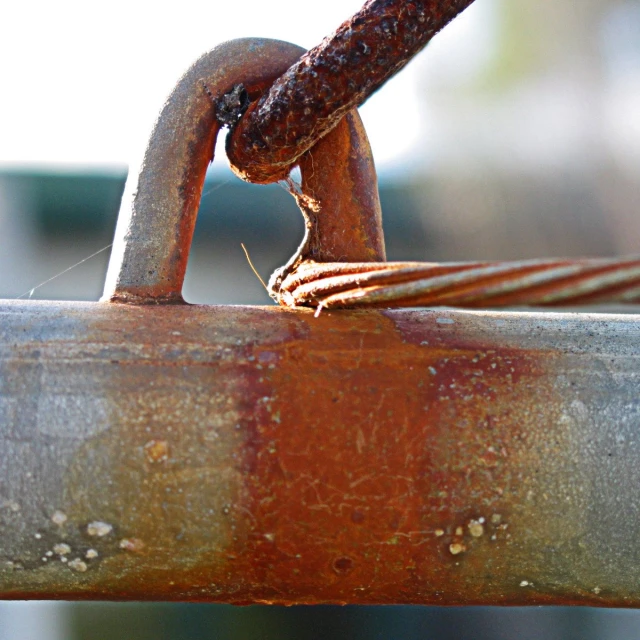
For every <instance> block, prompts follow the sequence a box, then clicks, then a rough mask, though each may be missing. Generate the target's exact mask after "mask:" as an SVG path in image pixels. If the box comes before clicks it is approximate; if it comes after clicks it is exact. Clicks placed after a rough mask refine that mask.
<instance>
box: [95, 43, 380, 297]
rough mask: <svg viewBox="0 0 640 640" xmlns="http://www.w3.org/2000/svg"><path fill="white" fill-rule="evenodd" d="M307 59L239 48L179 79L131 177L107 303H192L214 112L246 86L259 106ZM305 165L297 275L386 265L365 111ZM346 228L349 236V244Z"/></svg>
mask: <svg viewBox="0 0 640 640" xmlns="http://www.w3.org/2000/svg"><path fill="white" fill-rule="evenodd" d="M303 53H304V49H301V48H300V47H298V46H296V45H293V44H289V43H286V42H280V41H277V40H266V39H257V38H246V39H240V40H233V41H230V42H226V43H224V44H222V45H220V46H218V47H216V48H215V49H213V50H212V51H210V52H209V53H207V54H205V55H203V56H202V57H201V58H200V59H199V60H198V61H196V62H195V63H194V65H193V66H192V67H191V68H190V69H189V70H188V71H187V72H186V73H185V75H184V76H183V77H182V78H181V79H180V81H179V82H178V84H177V86H176V88H175V89H174V90H173V92H172V93H171V95H170V96H169V98H168V100H167V102H166V104H165V105H164V108H163V109H162V112H161V114H160V116H159V118H158V120H157V122H156V124H155V126H154V128H153V131H152V133H151V137H150V140H149V143H148V145H147V147H146V149H145V152H144V154H143V157H142V160H141V162H140V164H139V168H138V169H134V170H132V171H131V172H130V174H129V179H128V181H127V187H126V189H125V195H124V196H123V200H122V206H121V208H120V214H119V217H118V224H117V228H116V235H115V240H114V245H113V250H112V254H111V260H110V263H109V269H108V272H107V278H106V283H105V289H104V294H103V297H102V300H103V301H111V302H130V303H137V304H149V303H165V304H166V303H183V302H184V300H183V298H182V293H181V292H182V285H183V281H184V275H185V272H186V266H187V259H188V255H189V249H190V247H191V239H192V236H193V230H194V227H195V221H196V215H197V211H198V206H199V204H200V196H201V193H202V187H203V184H204V179H205V173H206V170H207V167H208V165H209V163H210V162H211V160H212V159H213V153H214V147H215V141H216V138H217V135H218V132H219V131H220V128H221V126H222V124H221V122H220V120H219V118H218V117H217V112H218V111H219V110H218V109H217V108H216V107H217V106H219V101H220V100H221V99H222V98H223V97H224V96H225V95H228V94H230V93H232V92H233V91H234V88H236V87H237V85H238V84H239V83H242V85H243V88H244V90H245V91H246V92H247V94H248V97H249V99H252V100H255V99H257V98H258V97H259V96H260V95H261V94H262V93H263V92H264V91H265V90H266V89H267V88H268V87H269V86H270V85H271V84H272V82H273V81H274V80H275V79H276V78H278V77H279V76H280V75H281V74H282V73H284V71H286V70H287V69H288V68H289V67H290V66H291V65H292V64H293V63H294V62H295V61H296V60H297V59H298V58H299V57H300V55H301V54H303ZM235 90H236V92H237V89H235ZM300 166H301V172H302V185H301V189H300V191H299V192H298V193H296V194H295V196H296V199H297V200H298V203H299V204H300V205H301V208H302V210H303V214H304V215H305V217H306V223H307V224H306V228H307V234H306V238H305V242H304V243H303V245H302V246H301V247H300V250H299V252H298V254H297V255H296V256H295V259H294V260H292V261H290V263H289V267H293V266H294V265H295V264H297V263H298V262H300V261H301V260H304V259H308V258H312V259H315V260H322V261H331V260H352V261H365V262H366V261H379V260H384V259H385V256H384V241H383V236H382V222H381V212H380V204H379V199H378V193H377V182H376V177H375V168H374V165H373V160H372V158H371V152H370V148H369V143H368V141H367V138H366V135H365V133H364V129H363V127H362V123H361V122H360V119H359V116H358V115H357V113H356V112H355V111H354V112H351V113H350V114H349V115H348V116H347V117H346V118H345V119H344V121H343V123H342V124H341V125H340V127H339V128H337V129H336V130H334V132H332V133H331V134H330V136H327V138H325V140H324V141H323V142H322V144H320V145H319V146H318V148H317V149H315V150H312V151H309V152H307V154H306V155H305V156H304V158H302V159H301V160H300ZM338 185H339V187H338ZM338 221H339V225H338ZM342 228H348V229H350V233H349V234H347V236H348V237H345V235H344V234H343V233H342V232H341V229H342ZM286 272H287V269H285V270H284V272H283V273H286Z"/></svg>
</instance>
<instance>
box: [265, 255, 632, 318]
mask: <svg viewBox="0 0 640 640" xmlns="http://www.w3.org/2000/svg"><path fill="white" fill-rule="evenodd" d="M274 295H275V297H276V299H277V300H278V302H279V303H280V304H282V305H284V306H289V307H300V306H310V307H321V308H327V309H330V308H345V307H349V308H353V307H369V308H373V307H409V306H410V307H414V306H459V307H482V308H499V307H513V306H559V305H562V306H569V305H571V306H572V305H583V304H604V303H618V304H620V303H623V304H626V303H638V302H640V256H639V255H633V256H625V257H621V258H583V259H537V260H520V261H512V262H457V263H444V264H439V263H429V262H423V263H421V262H388V263H384V262H383V263H314V262H305V263H302V264H301V265H300V266H299V267H298V268H297V269H296V270H295V271H294V272H292V273H291V274H289V275H288V276H287V277H286V278H285V279H284V280H283V282H282V285H281V287H280V290H279V291H277V292H275V294H274Z"/></svg>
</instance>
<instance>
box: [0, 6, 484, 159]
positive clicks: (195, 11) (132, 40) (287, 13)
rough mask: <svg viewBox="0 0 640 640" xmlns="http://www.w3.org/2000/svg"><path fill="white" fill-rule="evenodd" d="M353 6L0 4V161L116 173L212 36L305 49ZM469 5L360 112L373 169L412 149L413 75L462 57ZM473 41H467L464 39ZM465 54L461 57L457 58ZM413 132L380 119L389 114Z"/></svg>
mask: <svg viewBox="0 0 640 640" xmlns="http://www.w3.org/2000/svg"><path fill="white" fill-rule="evenodd" d="M363 1H364V0H323V1H322V2H321V3H307V2H304V1H301V0H270V1H269V2H264V1H256V0H245V1H244V2H242V3H240V2H237V1H235V2H221V1H220V0H210V2H208V3H203V2H196V1H195V0H181V1H180V2H179V3H169V2H167V3H155V2H154V3H152V2H145V1H136V0H110V1H109V2H103V3H99V4H98V3H91V2H87V1H86V0H57V1H55V0H54V1H53V2H52V1H48V0H47V1H45V0H35V1H34V2H20V1H18V0H12V1H8V2H6V3H5V4H4V6H3V10H2V21H1V24H0V60H2V61H3V62H2V64H1V66H0V82H1V85H0V86H2V92H3V97H2V107H1V109H0V113H1V115H2V117H1V118H0V164H2V165H4V166H7V165H16V164H37V165H43V164H51V163H55V164H57V163H64V164H75V165H78V164H80V165H102V166H105V165H106V166H109V165H120V166H122V165H125V164H126V163H127V161H128V158H129V157H130V155H131V148H132V141H137V140H138V139H139V138H140V132H143V133H144V135H146V133H147V132H148V131H149V128H150V125H151V123H152V122H153V120H154V117H155V114H156V113H157V111H158V109H159V108H160V107H161V105H162V103H163V102H164V99H165V97H166V96H167V94H168V93H169V91H170V90H171V88H172V86H173V85H174V83H175V82H176V80H177V79H178V77H179V76H180V75H181V73H182V72H183V71H184V69H185V68H186V67H188V66H189V65H190V64H191V62H193V61H194V60H195V59H196V58H197V57H199V56H200V54H201V53H203V52H204V51H206V50H208V49H211V48H212V47H213V46H215V45H216V44H218V43H219V42H222V41H224V40H229V39H232V38H238V37H245V36H260V37H267V38H277V39H281V40H288V41H291V42H295V43H296V44H299V45H302V46H304V47H307V48H310V47H312V46H314V45H316V44H317V43H319V42H320V41H321V39H322V38H323V37H324V36H325V35H327V34H329V33H331V32H332V31H333V30H334V29H335V28H336V27H337V26H338V25H339V24H340V23H341V22H342V21H343V20H344V19H345V18H347V17H348V16H349V15H350V14H352V13H353V12H355V11H356V10H357V9H358V8H360V6H362V4H363ZM483 2H484V3H485V4H486V3H488V2H490V0H480V1H479V2H477V3H476V4H475V5H472V7H471V8H470V9H469V10H467V12H465V14H463V16H461V17H460V18H458V20H457V21H456V22H455V23H454V24H453V25H452V26H451V27H450V28H449V29H447V30H446V31H445V32H444V33H443V34H442V35H440V36H438V37H437V38H436V40H435V41H434V44H433V46H432V47H430V48H429V51H426V52H423V54H421V56H420V58H421V59H419V60H415V61H414V62H413V63H412V64H410V65H409V66H408V67H407V68H406V69H405V70H404V71H403V72H402V73H401V74H399V75H398V76H397V77H396V78H394V79H393V80H392V81H391V82H390V83H389V84H387V85H386V86H385V87H384V88H383V89H382V90H381V91H379V92H378V94H376V95H375V96H374V97H373V98H371V99H370V101H369V102H368V103H367V104H366V105H365V106H364V107H363V109H362V116H363V119H364V121H365V126H366V127H367V132H368V134H369V137H370V139H371V142H372V146H373V151H374V157H375V159H376V163H377V165H378V167H379V168H380V169H381V170H383V171H384V170H387V171H392V170H394V169H402V167H404V166H406V164H407V161H408V159H409V158H410V155H411V152H412V151H415V150H416V148H417V147H418V146H419V145H420V141H421V138H422V132H423V131H424V122H423V121H424V114H423V113H421V110H420V108H419V105H418V91H417V83H416V79H417V75H418V73H422V74H423V75H424V72H425V67H426V66H427V65H429V66H430V65H436V66H437V63H438V60H439V59H440V60H441V61H442V62H443V63H446V61H447V60H449V62H451V60H453V63H454V66H455V64H456V62H455V61H456V60H460V61H463V60H465V59H467V60H468V59H470V58H471V59H473V55H472V56H468V55H466V53H467V52H468V51H469V48H470V47H473V46H474V42H477V36H478V34H479V33H481V29H479V25H480V23H481V22H482V17H483V9H482V7H481V6H480V5H482V4H483ZM474 35H475V36H476V37H474ZM460 54H465V55H460ZM398 96H402V104H403V106H404V110H403V113H402V124H403V125H404V126H406V127H407V130H409V131H412V132H414V133H413V135H412V136H411V138H408V137H406V136H405V137H403V136H399V135H398V133H397V131H396V130H394V127H393V126H392V125H391V124H389V123H387V122H386V121H385V114H386V113H389V111H391V112H393V113H397V105H398Z"/></svg>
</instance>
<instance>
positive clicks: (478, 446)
mask: <svg viewBox="0 0 640 640" xmlns="http://www.w3.org/2000/svg"><path fill="white" fill-rule="evenodd" d="M304 318H305V321H306V322H307V323H308V325H309V329H310V333H309V334H308V336H307V338H306V339H305V341H304V342H302V343H300V342H296V341H291V342H288V343H284V344H282V345H281V346H280V347H279V348H278V349H277V350H276V351H275V353H277V357H276V359H275V364H273V366H272V368H271V369H267V370H266V371H264V384H266V385H267V386H268V389H267V390H265V391H264V393H265V396H264V399H263V402H262V403H261V405H260V406H259V407H258V414H257V415H258V416H259V417H258V419H257V420H256V421H255V431H254V432H253V433H252V434H251V436H250V440H249V441H248V442H247V445H246V446H247V447H248V450H249V451H250V452H251V465H250V472H249V473H247V474H246V476H245V483H246V493H245V497H244V499H243V508H244V509H246V512H247V514H250V521H251V525H250V534H249V536H248V538H247V540H246V542H243V544H241V545H239V546H237V548H236V549H237V550H236V553H235V557H234V559H233V560H232V561H231V564H232V567H233V571H234V573H235V574H236V575H237V576H243V579H242V583H243V586H242V588H241V590H240V592H241V593H242V594H246V598H247V600H250V599H252V598H258V599H260V600H268V601H277V602H293V601H296V602H305V601H308V602H314V601H320V602H326V601H333V602H402V601H404V602H425V601H432V602H438V601H441V600H445V601H452V600H456V599H461V598H464V599H466V600H468V601H472V600H473V599H474V598H477V599H478V600H479V601H480V600H484V601H486V600H487V595H486V588H487V584H490V580H488V578H490V577H491V576H492V575H495V574H496V573H505V572H506V571H508V566H507V565H508V562H500V561H499V560H498V561H497V562H496V561H492V564H491V566H487V565H486V563H485V559H486V554H485V553H483V551H482V549H483V548H484V547H485V546H487V545H500V544H503V545H505V544H507V543H508V540H509V537H510V536H511V532H510V531H509V530H508V526H509V525H508V524H502V525H500V524H497V522H498V519H497V516H496V514H502V515H501V518H504V519H505V521H508V520H509V515H510V514H511V511H512V508H511V507H512V505H511V501H512V499H513V497H512V495H511V492H512V488H513V486H512V485H513V481H514V480H515V477H514V469H515V468H516V467H517V465H518V457H519V454H520V452H521V451H522V450H523V446H522V445H523V444H524V441H525V440H526V433H525V432H526V430H527V428H528V427H529V426H531V425H532V422H533V421H535V420H537V419H539V418H541V417H544V414H545V408H546V407H551V406H555V405H553V403H548V402H545V398H546V399H547V400H548V399H549V398H550V394H551V393H552V392H551V390H550V389H549V386H548V385H547V384H546V383H544V382H543V372H544V371H545V363H544V362H543V354H542V353H539V352H538V353H535V352H534V353H532V352H528V351H526V350H518V349H513V348H501V347H500V346H499V345H495V346H494V345H491V344H489V345H487V342H486V341H485V342H484V346H483V347H482V348H480V347H479V346H477V345H472V344H469V343H468V342H467V343H464V344H462V343H460V344H456V343H455V340H454V341H451V340H449V343H448V344H445V343H442V344H440V345H438V346H436V347H431V346H427V345H429V344H434V343H435V342H437V340H436V338H437V336H438V325H437V324H435V323H433V322H431V323H428V324H423V325H422V326H416V327H414V336H413V337H414V338H415V337H416V336H418V337H419V338H420V340H415V339H412V340H411V341H405V340H404V339H403V336H402V334H401V333H399V332H398V330H397V328H396V326H395V325H394V323H393V322H392V321H390V320H389V319H387V318H386V317H385V316H384V315H383V314H377V313H367V314H362V315H357V314H349V315H347V316H345V315H343V314H341V313H326V312H325V313H323V314H322V315H321V316H320V318H318V319H310V317H309V316H304ZM416 342H417V343H416ZM421 343H425V345H421ZM269 353H270V354H271V353H274V351H273V348H272V347H269ZM269 357H270V358H272V356H271V355H270V356H269ZM547 362H548V361H547ZM534 398H535V402H534ZM541 403H542V405H541ZM533 405H536V406H538V407H539V410H533V411H531V407H532V406H533ZM547 418H548V416H547ZM519 439H524V440H522V441H521V442H519V443H518V441H519ZM514 442H515V443H516V444H514ZM470 527H471V528H470ZM481 531H482V533H480V532H481ZM264 532H269V537H268V538H266V537H265V536H264V535H263V534H264ZM457 536H459V537H457ZM463 551H464V553H462V552H463ZM507 555H508V554H507ZM454 556H457V557H454ZM462 556H464V562H462ZM505 558H506V556H505ZM434 584H437V587H433V586H432V585H434ZM238 595H239V596H240V593H239V594H238Z"/></svg>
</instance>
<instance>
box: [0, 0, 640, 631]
mask: <svg viewBox="0 0 640 640" xmlns="http://www.w3.org/2000/svg"><path fill="white" fill-rule="evenodd" d="M361 4H362V0H323V2H322V5H321V7H319V6H318V5H315V4H310V3H305V2H300V1H299V0H271V2H269V3H264V2H258V1H257V0H247V1H245V2H244V3H243V4H242V5H241V6H240V5H238V3H222V2H216V3H209V4H204V3H201V2H198V1H196V0H181V2H180V4H179V6H173V5H171V4H170V3H164V4H159V3H158V4H155V3H153V4H152V3H150V2H147V1H142V0H126V1H125V0H112V1H111V2H109V3H108V4H94V3H90V4H87V3H86V2H80V0H57V1H56V0H54V1H49V2H45V1H44V0H34V1H33V2H30V3H18V2H10V3H5V4H4V5H3V7H2V9H1V10H0V17H1V19H0V60H2V62H1V63H0V81H1V86H2V92H3V94H2V95H3V99H2V104H1V107H0V112H1V113H2V116H3V117H2V118H1V119H0V297H5V298H15V297H18V296H21V295H23V294H24V297H33V298H44V299H68V300H69V299H71V300H96V299H97V298H98V297H99V295H100V293H101V289H102V284H103V280H104V273H105V270H106V264H107V260H108V255H109V244H110V242H111V239H112V236H113V230H114V225H115V219H116V215H117V210H118V204H119V198H120V194H121V192H122V189H123V186H124V181H125V178H126V173H127V162H128V159H129V158H130V157H132V155H133V153H134V151H135V149H136V148H137V147H138V146H139V145H140V144H142V143H143V142H144V140H145V139H146V137H147V135H148V133H149V130H150V126H151V124H152V122H153V120H154V117H155V114H156V113H157V111H158V110H159V108H160V106H161V105H162V103H163V101H164V99H165V97H166V95H167V94H168V93H169V91H170V90H171V88H172V86H173V84H174V83H175V81H176V80H177V78H178V77H179V76H180V74H181V73H182V71H183V70H184V69H185V68H186V67H187V66H189V64H190V63H191V62H192V61H193V60H195V59H196V58H197V57H198V56H199V55H200V54H201V53H202V52H204V51H205V50H208V49H210V48H212V47H213V46H215V45H216V44H218V43H219V42H222V41H224V40H227V39H231V38H236V37H243V36H262V37H270V38H278V39H283V40H289V41H293V42H296V43H297V44H300V45H302V46H305V47H312V46H314V45H315V44H317V43H318V42H319V41H320V40H321V39H322V38H323V37H324V36H325V35H327V34H328V33H330V32H331V31H332V30H333V29H334V28H335V27H337V26H338V25H339V24H340V23H341V22H342V21H343V20H344V19H346V18H347V17H348V16H349V15H350V14H351V13H353V12H354V11H356V10H357V9H358V8H359V7H360V6H361ZM361 114H362V117H363V120H364V122H365V126H366V128H367V132H368V134H369V137H370V139H371V143H372V147H373V152H374V157H375V159H376V164H377V167H378V172H379V180H380V191H381V198H382V204H383V215H384V225H385V234H386V240H387V248H388V256H389V259H392V260H393V259H412V260H469V259H485V258H486V259H497V258H501V259H510V258H533V257H540V256H561V255H562V256H579V255H587V256H596V255H601V256H606V255H616V254H621V253H637V252H638V249H637V247H638V245H639V241H640V221H639V220H638V217H637V203H638V202H639V201H640V115H639V114H640V0H515V1H514V0H476V1H475V3H474V4H473V5H472V6H471V7H470V8H469V9H468V10H467V11H465V12H464V13H463V14H462V15H461V16H460V17H459V18H458V19H456V20H455V21H454V23H453V24H451V25H450V26H449V27H448V28H447V29H445V31H443V32H442V33H441V34H440V35H438V36H437V37H436V38H435V39H434V40H433V42H432V43H431V44H430V45H429V46H428V47H427V48H426V50H425V51H424V52H423V53H422V54H420V55H419V56H418V57H417V58H416V59H415V60H414V61H413V62H412V63H411V64H410V65H409V66H408V67H407V68H406V69H405V70H403V72H402V73H401V74H400V75H398V76H397V77H396V78H394V79H393V80H392V81H390V82H389V83H388V84H387V85H385V86H384V87H383V88H382V89H381V90H380V91H379V92H378V93H377V94H375V95H374V96H373V97H372V98H371V99H370V100H369V101H368V102H367V103H366V104H365V105H364V106H363V107H362V109H361ZM301 235H302V221H301V217H300V215H299V213H298V212H297V210H296V207H295V204H294V203H293V200H292V199H291V197H290V196H289V195H288V194H287V193H286V192H285V191H284V189H282V188H281V187H279V186H278V185H270V186H266V187H257V186H253V185H247V184H244V183H242V182H240V181H239V180H237V179H236V178H235V177H233V176H232V174H231V173H230V171H229V170H228V168H227V167H226V163H225V160H224V153H223V151H222V148H221V147H219V151H218V153H217V159H216V162H215V163H214V165H213V166H212V168H211V170H210V173H209V176H208V179H207V183H206V185H205V196H204V198H203V201H202V204H201V211H200V215H199V218H198V225H197V229H196V235H195V239H194V246H193V250H192V254H191V258H190V262H189V270H188V274H187V282H186V285H185V297H186V298H187V300H189V301H190V302H203V303H204V302H206V303H221V304H228V303H242V304H246V303H255V304H269V303H270V301H269V299H268V297H267V296H266V293H265V292H264V290H263V289H262V287H261V285H260V284H259V282H258V281H257V279H256V277H255V276H254V275H253V273H252V272H251V270H250V268H249V266H248V264H247V261H246V259H245V257H244V254H243V252H242V249H241V247H240V243H241V242H243V243H244V244H245V245H246V246H247V249H248V250H249V253H250V255H251V259H252V261H253V263H254V265H255V266H256V268H257V269H258V271H259V272H260V273H261V274H262V276H263V277H264V278H265V279H266V277H268V275H269V274H270V272H271V271H272V270H273V269H274V268H275V267H277V266H279V265H281V264H283V263H284V262H285V261H286V260H287V258H288V257H289V256H290V255H291V254H292V253H293V251H294V249H295V247H296V246H297V244H298V243H299V241H300V238H301ZM94 254H96V255H94ZM91 256H93V257H91ZM76 263H80V264H78V266H75V267H74V268H73V269H71V270H69V271H66V270H67V269H68V268H69V267H71V266H72V265H75V264H76ZM62 272H64V273H62ZM58 274H61V275H58ZM56 276H58V277H56ZM43 283H46V284H43ZM39 285H42V286H39ZM327 637H348V638H357V639H359V638H363V639H365V638H367V639H368V638H385V639H386V638H407V639H411V638H442V639H448V638H456V639H464V638H474V639H475V640H483V639H485V638H486V639H499V638H513V637H517V638H522V639H529V638H531V639H538V638H540V639H542V638H544V639H549V640H552V639H555V638H558V639H561V638H562V639H565V638H580V639H587V640H588V639H590V638H594V639H595V638H608V639H611V640H617V639H618V638H620V639H622V638H625V639H626V640H629V639H633V638H639V639H640V616H639V615H638V614H636V613H635V612H633V611H622V610H618V611H613V610H596V609H580V608H535V609H493V608H480V609H477V608H472V609H455V608H454V609H436V608H428V607H386V608H375V607H344V608H339V607H311V608H309V607H307V608H298V607H293V608H288V609H283V608H277V607H274V608H265V607H246V608H231V607H225V606H218V605H211V606H204V605H165V604H147V605H128V604H115V605H114V604H109V605H107V604H57V603H5V604H2V605H0V640H30V639H31V638H34V639H35V638H37V639H38V640H59V639H62V638H65V639H66V638H69V639H71V640H75V639H77V640H85V639H86V640H89V639H91V640H93V639H98V638H100V639H102V638H131V639H132V640H136V639H140V640H142V639H146V638H156V639H165V638H166V639H171V640H180V639H182V638H265V639H271V638H274V639H275V638H285V639H286V638H327Z"/></svg>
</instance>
